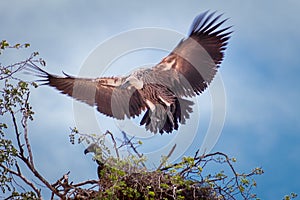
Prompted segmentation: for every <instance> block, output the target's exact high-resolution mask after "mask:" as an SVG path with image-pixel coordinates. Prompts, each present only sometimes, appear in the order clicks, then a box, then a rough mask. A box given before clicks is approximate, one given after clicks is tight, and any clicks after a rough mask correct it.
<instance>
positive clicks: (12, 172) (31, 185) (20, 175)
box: [0, 163, 41, 198]
mask: <svg viewBox="0 0 300 200" xmlns="http://www.w3.org/2000/svg"><path fill="white" fill-rule="evenodd" d="M15 166H16V168H17V171H14V170H12V169H10V168H8V167H6V166H5V165H3V164H2V163H0V167H2V168H3V169H4V170H6V171H8V172H9V173H11V174H14V175H15V176H17V177H19V178H21V179H22V180H23V181H24V182H25V183H26V184H27V185H29V186H30V187H31V188H32V189H33V190H34V191H35V193H36V194H37V196H38V197H39V198H41V191H40V190H39V189H38V188H36V187H35V185H34V184H33V183H32V182H31V181H29V180H28V179H27V178H26V177H25V176H24V175H23V174H22V172H21V169H20V167H19V165H18V164H15Z"/></svg>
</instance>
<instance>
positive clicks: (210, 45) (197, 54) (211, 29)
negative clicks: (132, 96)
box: [153, 11, 231, 96]
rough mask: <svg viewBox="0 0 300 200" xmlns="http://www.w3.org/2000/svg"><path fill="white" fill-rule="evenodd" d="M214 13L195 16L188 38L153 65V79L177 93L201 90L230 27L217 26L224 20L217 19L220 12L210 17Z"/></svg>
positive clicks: (220, 54) (210, 76) (216, 63)
mask: <svg viewBox="0 0 300 200" xmlns="http://www.w3.org/2000/svg"><path fill="white" fill-rule="evenodd" d="M214 14H215V12H214V13H211V14H208V11H207V12H205V13H202V14H200V15H198V16H197V17H196V18H195V19H194V22H193V24H192V26H191V29H190V32H189V35H188V38H186V39H183V40H182V41H181V42H180V43H179V44H178V45H177V47H176V48H175V49H174V50H173V51H172V52H171V53H170V54H169V55H168V56H167V57H165V58H164V59H163V60H162V61H161V62H160V63H159V64H157V65H156V66H155V67H154V68H153V71H154V73H155V77H156V80H157V81H158V82H161V83H162V84H165V85H167V86H168V87H169V88H170V89H172V90H173V92H175V93H176V94H177V95H178V96H194V95H196V94H200V93H201V92H203V91H204V90H205V89H206V88H207V86H208V84H209V83H210V82H211V81H212V80H213V78H214V76H215V74H216V72H217V69H218V67H219V65H220V64H221V62H222V60H223V56H224V50H225V49H226V45H227V41H228V39H229V38H230V34H231V32H229V31H228V29H229V28H230V27H226V28H223V29H222V28H220V27H221V25H222V24H223V23H224V22H225V21H226V20H227V19H225V20H222V21H220V22H218V20H219V19H220V17H221V16H222V15H218V16H216V17H213V16H214Z"/></svg>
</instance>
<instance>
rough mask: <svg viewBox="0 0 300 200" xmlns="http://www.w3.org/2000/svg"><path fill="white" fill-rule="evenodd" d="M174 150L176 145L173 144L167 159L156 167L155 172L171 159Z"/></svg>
mask: <svg viewBox="0 0 300 200" xmlns="http://www.w3.org/2000/svg"><path fill="white" fill-rule="evenodd" d="M175 148H176V144H174V146H173V147H172V149H171V150H170V151H169V153H168V155H167V157H166V159H165V160H163V161H162V162H161V163H160V165H159V166H158V167H157V169H156V170H159V169H160V168H161V167H162V166H163V165H164V164H166V162H167V160H168V159H169V158H170V157H171V155H172V154H173V152H174V150H175Z"/></svg>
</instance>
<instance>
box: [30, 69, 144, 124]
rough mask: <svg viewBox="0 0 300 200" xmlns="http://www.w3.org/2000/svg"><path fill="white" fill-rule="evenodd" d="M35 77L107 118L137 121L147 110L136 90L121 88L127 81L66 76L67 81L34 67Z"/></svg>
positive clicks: (122, 79) (113, 78)
mask: <svg viewBox="0 0 300 200" xmlns="http://www.w3.org/2000/svg"><path fill="white" fill-rule="evenodd" d="M31 68H32V69H34V71H35V73H37V75H38V76H39V77H42V78H43V79H42V80H41V81H43V82H44V84H46V85H49V86H52V87H54V88H56V89H58V90H59V91H60V92H61V93H63V94H67V95H68V96H71V97H73V98H74V99H76V100H79V101H82V102H85V103H87V104H88V105H90V106H96V107H97V110H98V111H99V112H101V113H103V114H105V115H107V116H110V117H114V118H117V119H124V117H125V116H127V117H128V118H129V117H135V116H137V115H139V114H140V113H141V112H142V111H143V110H144V109H145V104H144V102H143V101H142V98H141V96H140V93H139V92H138V91H137V90H136V89H134V88H131V89H121V88H120V87H119V86H120V85H121V84H122V83H123V81H124V80H125V78H122V77H121V78H118V77H110V78H95V79H87V78H76V77H73V76H70V75H67V74H65V76H64V77H61V76H56V75H52V74H49V73H47V72H46V71H44V70H42V69H40V68H39V67H37V66H34V65H32V66H31Z"/></svg>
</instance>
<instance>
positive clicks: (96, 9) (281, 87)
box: [0, 0, 300, 199]
mask: <svg viewBox="0 0 300 200" xmlns="http://www.w3.org/2000/svg"><path fill="white" fill-rule="evenodd" d="M0 8H1V12H0V25H1V31H0V39H6V40H8V41H10V42H11V43H23V42H29V43H30V44H31V49H30V50H32V51H39V52H40V55H41V56H42V57H43V58H44V59H45V60H46V62H47V70H48V71H50V72H52V73H61V71H62V70H64V71H65V72H68V73H70V74H75V75H76V74H78V73H79V71H80V69H81V66H82V64H83V63H84V62H85V60H86V58H87V57H88V56H89V55H90V53H91V52H92V51H93V50H94V49H95V48H96V47H97V46H98V45H99V44H101V43H102V42H104V41H107V40H108V39H109V38H111V37H112V36H114V35H117V34H120V33H122V32H124V31H128V30H132V29H136V28H145V27H158V28H162V29H168V30H174V31H177V32H179V33H181V34H185V33H187V31H188V29H189V26H190V24H191V22H192V20H193V18H194V17H195V16H196V15H197V14H199V13H201V12H203V11H206V10H212V11H214V10H217V11H219V12H220V13H225V14H224V16H225V17H229V18H230V20H229V21H228V24H233V25H234V27H233V30H234V33H233V35H232V38H231V39H230V41H229V45H228V49H227V50H226V53H225V59H224V62H223V63H222V65H221V68H220V72H221V75H222V79H223V83H224V87H225V91H226V97H227V99H226V119H225V124H224V128H223V130H222V134H221V137H220V139H219V140H218V142H217V144H216V146H215V147H214V149H213V151H222V152H225V153H227V154H228V155H230V156H234V157H236V158H237V160H238V162H237V168H238V169H239V170H241V171H247V170H250V169H251V168H254V167H258V166H259V167H263V169H264V170H265V174H264V175H263V176H260V177H258V178H257V180H258V188H257V189H256V192H257V193H258V196H259V197H261V198H262V199H281V198H282V197H283V196H284V195H285V194H288V193H289V192H296V193H297V192H298V193H300V190H299V188H300V184H299V178H300V177H299V175H298V173H297V171H298V169H299V167H300V158H299V156H298V154H299V153H300V146H299V142H300V135H299V133H300V114H299V111H300V110H299V106H298V102H299V101H300V82H299V78H298V75H299V74H300V68H299V66H300V57H299V55H298V52H300V39H299V35H300V17H299V14H298V10H299V8H300V2H299V1H296V0H288V1H263V2H262V1H258V0H253V1H247V2H246V1H244V2H242V1H236V0H229V1H226V2H220V1H196V0H195V1H189V2H184V3H183V2H180V1H164V2H162V1H151V2H149V1H147V2H143V1H130V2H127V3H126V4H123V5H121V4H120V3H119V2H117V1H110V2H107V3H104V1H88V2H87V1H76V2H75V1H47V2H40V1H34V0H30V1H26V2H25V1H24V2H23V1H22V2H20V1H15V0H11V1H1V3H0ZM176 43H177V42H175V43H174V46H175V45H176ZM117 48H118V47H117V46H113V47H111V49H110V50H115V49H117ZM146 53H147V52H146ZM164 55H166V53H165V52H164V51H161V52H151V51H150V52H149V55H148V56H147V54H145V53H144V54H139V53H136V54H133V55H129V57H128V58H127V59H126V56H124V57H125V58H124V60H123V61H124V62H123V63H124V66H121V67H122V70H124V69H123V67H126V66H125V65H130V64H132V63H135V64H134V65H135V66H136V65H137V64H139V63H144V64H145V63H146V64H149V63H156V62H159V60H160V58H161V57H163V56H164ZM22 56H24V55H13V56H12V57H11V58H9V59H11V61H12V62H14V61H17V60H14V59H19V58H20V57H22ZM134 56H136V58H135V57H134ZM129 58H130V59H129ZM9 59H8V60H7V62H9ZM135 59H136V60H135ZM120 61H122V59H120ZM135 61H136V62H135ZM116 64H118V65H120V64H122V62H116ZM125 69H127V68H125ZM122 70H120V72H123V71H122ZM128 70H130V68H128V69H127V71H128ZM117 72H118V71H117ZM117 74H118V73H117ZM119 74H121V73H119ZM31 95H32V96H31V102H32V105H33V107H34V109H35V111H36V115H35V122H34V123H33V124H31V125H30V128H31V130H32V132H31V142H32V146H33V150H34V151H35V152H36V153H35V162H36V163H37V166H38V168H39V170H40V171H41V172H43V173H45V174H47V175H46V176H47V177H48V178H49V179H50V180H53V181H54V180H56V179H58V178H59V177H60V176H61V175H62V174H63V173H66V172H67V171H69V170H70V171H71V178H73V179H74V180H75V181H80V180H83V179H86V178H94V177H95V174H96V170H95V168H96V167H95V164H94V163H93V162H92V161H91V160H90V159H91V157H89V156H84V155H83V149H84V147H83V146H80V145H79V146H72V145H71V144H69V143H68V133H69V127H72V126H74V124H75V120H74V113H73V109H74V108H73V102H72V100H71V99H70V98H66V97H65V96H63V95H60V94H58V92H57V91H55V90H54V89H52V88H47V87H40V88H38V89H37V90H34V91H32V94H31ZM207 96H209V95H208V93H207V92H206V93H204V94H203V98H202V96H201V97H200V98H198V101H199V102H200V103H201V102H206V100H205V98H207ZM201 98H202V99H201ZM203 99H204V100H203ZM200 107H201V105H200ZM202 110H204V111H203V112H204V114H203V121H202V122H200V126H201V123H203V124H204V125H203V126H204V128H205V126H207V125H205V122H207V119H209V111H210V110H209V109H206V108H205V106H204V108H202V109H201V108H200V113H201V111H202ZM101 119H102V118H101V116H100V119H99V120H101ZM201 119H202V118H201ZM162 138H168V137H167V136H163V137H162ZM198 142H199V143H200V142H201V141H200V139H199V138H196V140H195V141H194V143H193V144H192V146H191V147H190V148H189V150H188V151H187V152H186V153H187V154H188V153H190V152H192V151H193V150H194V149H195V148H196V147H198V144H197V143H198ZM193 148H194V149H193ZM82 169H84V172H83V170H82ZM72 174H73V176H72Z"/></svg>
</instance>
